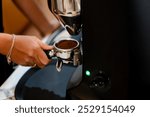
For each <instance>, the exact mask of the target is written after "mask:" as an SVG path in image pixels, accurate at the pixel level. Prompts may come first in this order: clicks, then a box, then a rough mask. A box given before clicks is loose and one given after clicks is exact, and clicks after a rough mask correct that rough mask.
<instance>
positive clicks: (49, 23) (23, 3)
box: [12, 0, 60, 36]
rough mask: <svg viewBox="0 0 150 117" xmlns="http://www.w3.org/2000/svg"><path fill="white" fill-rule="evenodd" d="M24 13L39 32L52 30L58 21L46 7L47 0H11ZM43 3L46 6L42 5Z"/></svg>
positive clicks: (55, 27)
mask: <svg viewBox="0 0 150 117" xmlns="http://www.w3.org/2000/svg"><path fill="white" fill-rule="evenodd" d="M12 1H13V2H14V3H15V5H16V6H17V7H18V8H19V9H20V10H21V11H22V12H23V13H24V15H25V16H26V17H27V18H28V19H29V20H30V21H31V22H32V23H33V24H34V25H35V26H36V27H37V28H38V30H39V31H40V32H41V34H42V35H43V36H44V35H46V34H49V33H52V32H54V31H55V30H56V29H57V28H58V27H59V26H60V24H59V22H58V21H57V19H56V18H55V17H54V16H53V14H52V13H51V12H50V10H49V9H48V5H46V4H47V0H12ZM43 5H45V6H47V7H42V6H43Z"/></svg>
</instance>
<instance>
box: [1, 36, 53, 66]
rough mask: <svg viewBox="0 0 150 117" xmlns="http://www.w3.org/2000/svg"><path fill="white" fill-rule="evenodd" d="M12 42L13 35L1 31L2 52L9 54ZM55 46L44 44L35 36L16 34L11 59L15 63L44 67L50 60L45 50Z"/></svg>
mask: <svg viewBox="0 0 150 117" xmlns="http://www.w3.org/2000/svg"><path fill="white" fill-rule="evenodd" d="M11 44H12V35H10V34H6V33H0V53H1V54H3V55H7V54H8V51H9V49H10V47H11ZM52 48H53V47H52V46H49V45H47V44H44V43H43V42H42V41H41V40H40V39H39V38H37V37H35V36H24V35H16V39H15V43H14V48H13V50H12V53H11V59H12V61H13V62H14V63H16V64H20V65H23V66H33V65H34V64H36V65H37V66H38V67H40V68H43V67H44V66H45V65H47V64H48V63H49V62H50V61H51V60H49V59H48V58H47V56H46V54H45V53H44V51H43V50H51V49H52Z"/></svg>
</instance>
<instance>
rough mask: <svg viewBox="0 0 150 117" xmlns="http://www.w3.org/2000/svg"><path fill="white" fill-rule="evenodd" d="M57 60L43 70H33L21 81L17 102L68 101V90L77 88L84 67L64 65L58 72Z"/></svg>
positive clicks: (16, 91)
mask: <svg viewBox="0 0 150 117" xmlns="http://www.w3.org/2000/svg"><path fill="white" fill-rule="evenodd" d="M55 64H56V60H53V62H51V63H50V64H49V65H47V66H46V67H45V68H43V69H39V68H31V69H29V70H28V71H27V72H26V73H25V74H24V75H23V76H22V78H21V79H20V80H19V82H18V84H17V86H16V89H15V98H16V99H17V100H53V99H54V100H57V99H66V93H67V90H68V89H70V88H73V87H76V86H77V85H78V84H79V83H80V82H81V80H82V65H80V66H78V67H74V66H71V65H68V64H63V67H62V70H61V72H58V71H57V70H56V66H55Z"/></svg>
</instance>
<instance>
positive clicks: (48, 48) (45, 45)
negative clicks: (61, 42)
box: [38, 41, 53, 50]
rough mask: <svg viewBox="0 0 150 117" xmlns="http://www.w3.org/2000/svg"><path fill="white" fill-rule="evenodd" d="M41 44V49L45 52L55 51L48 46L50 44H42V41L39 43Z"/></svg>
mask: <svg viewBox="0 0 150 117" xmlns="http://www.w3.org/2000/svg"><path fill="white" fill-rule="evenodd" d="M38 43H39V44H40V46H41V48H42V49H43V50H51V49H53V46H52V45H51V46H50V45H48V44H45V43H43V42H41V41H39V42H38Z"/></svg>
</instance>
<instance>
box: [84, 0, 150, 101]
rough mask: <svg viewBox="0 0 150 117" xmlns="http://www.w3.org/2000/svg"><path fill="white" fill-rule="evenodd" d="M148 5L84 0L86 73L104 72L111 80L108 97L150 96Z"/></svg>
mask: <svg viewBox="0 0 150 117" xmlns="http://www.w3.org/2000/svg"><path fill="white" fill-rule="evenodd" d="M149 5H150V1H148V0H146V1H143V0H121V1H120V0H113V1H112V0H107V1H104V0H103V1H101V0H94V1H90V0H82V20H83V21H82V22H83V51H84V58H83V60H84V61H83V65H84V67H83V74H84V77H85V79H88V80H89V79H93V78H95V77H97V74H99V72H101V71H103V73H105V76H107V77H106V78H107V79H108V78H109V80H110V82H111V88H110V90H109V92H110V93H109V94H110V95H108V96H107V97H106V98H105V99H150V96H149V94H148V92H149V89H150V41H149V40H150V33H149V32H150V15H149V14H150V7H149ZM87 70H88V71H87ZM89 74H90V75H89ZM96 86H97V85H96ZM97 88H98V87H97ZM104 89H105V88H104Z"/></svg>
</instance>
